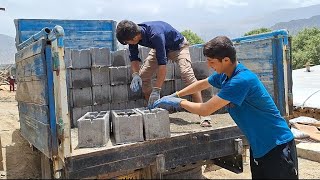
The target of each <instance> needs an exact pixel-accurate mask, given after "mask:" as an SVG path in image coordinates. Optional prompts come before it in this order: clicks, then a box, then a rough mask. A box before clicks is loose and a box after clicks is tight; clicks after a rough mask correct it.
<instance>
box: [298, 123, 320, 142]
mask: <svg viewBox="0 0 320 180" xmlns="http://www.w3.org/2000/svg"><path fill="white" fill-rule="evenodd" d="M292 126H293V127H295V128H297V129H299V130H301V131H303V132H304V133H307V134H308V135H310V138H311V139H314V140H316V141H320V133H319V130H318V129H317V127H315V126H309V125H303V124H298V123H295V124H293V125H292Z"/></svg>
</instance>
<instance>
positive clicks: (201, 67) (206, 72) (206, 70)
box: [192, 62, 214, 80]
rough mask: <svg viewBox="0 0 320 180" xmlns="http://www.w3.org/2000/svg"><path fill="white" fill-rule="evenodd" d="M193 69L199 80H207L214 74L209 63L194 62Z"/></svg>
mask: <svg viewBox="0 0 320 180" xmlns="http://www.w3.org/2000/svg"><path fill="white" fill-rule="evenodd" d="M192 69H193V72H194V75H195V76H196V78H197V79H198V80H201V79H205V78H207V77H209V76H210V75H211V74H212V73H213V72H214V70H213V69H212V68H210V67H209V66H208V64H207V62H192Z"/></svg>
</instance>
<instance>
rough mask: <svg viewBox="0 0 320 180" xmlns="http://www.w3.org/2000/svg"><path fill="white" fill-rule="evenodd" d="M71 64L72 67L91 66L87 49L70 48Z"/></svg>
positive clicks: (82, 67)
mask: <svg viewBox="0 0 320 180" xmlns="http://www.w3.org/2000/svg"><path fill="white" fill-rule="evenodd" d="M71 65H72V68H73V69H86V68H87V69H88V68H91V56H90V50H89V49H82V50H77V49H72V51H71Z"/></svg>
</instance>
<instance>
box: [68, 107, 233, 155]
mask: <svg viewBox="0 0 320 180" xmlns="http://www.w3.org/2000/svg"><path fill="white" fill-rule="evenodd" d="M169 117H170V132H171V137H173V136H179V135H184V134H188V133H195V132H202V131H211V130H214V129H218V128H223V127H229V126H234V125H235V123H234V121H233V120H232V118H231V117H230V115H229V114H228V113H226V114H215V115H211V116H210V117H211V119H212V127H201V126H200V120H199V117H198V115H195V114H192V113H189V112H176V113H172V114H170V115H169ZM71 140H72V153H71V156H77V155H82V154H88V153H90V152H96V151H103V150H106V149H112V148H117V147H122V146H128V145H130V144H136V143H128V144H123V145H117V144H115V142H114V137H113V136H111V137H110V140H109V141H108V143H107V144H106V145H105V146H102V147H94V148H78V128H73V129H71ZM139 143H143V142H139Z"/></svg>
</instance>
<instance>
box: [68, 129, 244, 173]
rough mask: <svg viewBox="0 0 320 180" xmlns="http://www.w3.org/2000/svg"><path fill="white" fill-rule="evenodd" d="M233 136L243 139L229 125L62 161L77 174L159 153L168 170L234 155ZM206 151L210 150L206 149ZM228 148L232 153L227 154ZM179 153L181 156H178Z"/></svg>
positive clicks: (239, 133)
mask: <svg viewBox="0 0 320 180" xmlns="http://www.w3.org/2000/svg"><path fill="white" fill-rule="evenodd" d="M205 134H206V135H205ZM237 137H243V135H242V133H241V132H240V130H239V129H238V127H236V126H232V127H228V128H222V129H215V130H211V131H208V132H198V133H193V134H185V135H181V136H175V137H171V138H165V139H157V140H154V141H145V142H143V143H135V144H128V145H125V146H119V147H114V148H111V149H106V150H102V151H97V152H91V153H86V154H80V155H74V156H71V157H69V158H67V160H66V161H68V163H69V164H68V165H67V169H68V171H77V170H80V169H87V168H90V167H95V166H99V165H103V164H107V163H113V162H118V161H121V160H123V161H127V160H128V158H129V159H132V158H134V157H137V158H138V157H139V156H144V157H146V156H150V158H151V157H153V156H155V155H156V154H159V153H161V154H165V155H167V156H166V159H168V160H166V161H168V163H169V164H168V166H167V165H166V166H167V167H171V166H175V165H177V164H179V163H186V162H187V161H189V160H190V161H196V160H197V159H198V158H203V157H206V156H207V155H208V153H209V152H210V151H211V152H213V151H214V153H215V155H217V154H219V153H222V152H225V153H230V152H231V151H232V152H235V148H234V142H233V141H234V139H236V138H237ZM230 143H232V145H230ZM200 147H201V148H200ZM217 147H218V148H217ZM208 148H212V149H210V150H209V149H208ZM228 149H232V150H230V151H228ZM211 152H210V153H211ZM179 153H180V154H181V153H182V154H184V155H178V154H179ZM210 158H211V156H210ZM171 161H172V162H171ZM170 164H171V165H170Z"/></svg>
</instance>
